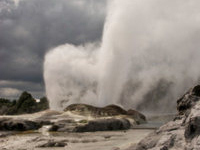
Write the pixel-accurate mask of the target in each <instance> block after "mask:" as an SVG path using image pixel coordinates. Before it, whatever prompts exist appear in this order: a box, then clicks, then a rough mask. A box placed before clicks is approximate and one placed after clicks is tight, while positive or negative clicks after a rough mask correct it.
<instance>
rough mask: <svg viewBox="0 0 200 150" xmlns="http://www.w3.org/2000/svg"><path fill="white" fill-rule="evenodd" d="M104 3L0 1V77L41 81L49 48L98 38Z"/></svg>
mask: <svg viewBox="0 0 200 150" xmlns="http://www.w3.org/2000/svg"><path fill="white" fill-rule="evenodd" d="M105 6H106V0H101V1H98V0H76V1H73V0H42V1H41V0H21V1H19V3H18V4H17V5H16V4H15V2H14V1H13V0H0V60H1V63H0V72H1V73H0V80H12V81H23V82H28V83H29V84H30V86H31V85H32V84H35V83H42V84H43V77H42V76H43V75H42V70H43V69H42V64H43V57H44V54H45V53H46V52H47V51H48V50H49V49H50V48H52V47H56V46H57V45H60V44H63V43H71V44H74V45H78V44H83V43H87V42H94V41H99V40H101V36H102V29H103V24H104V18H105ZM0 87H1V85H0ZM7 88H9V87H7ZM15 88H18V87H15ZM0 96H1V95H0Z"/></svg>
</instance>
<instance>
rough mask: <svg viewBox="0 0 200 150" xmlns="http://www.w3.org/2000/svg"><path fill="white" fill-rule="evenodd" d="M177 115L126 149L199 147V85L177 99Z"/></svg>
mask: <svg viewBox="0 0 200 150" xmlns="http://www.w3.org/2000/svg"><path fill="white" fill-rule="evenodd" d="M177 110H178V115H177V117H176V118H175V119H174V120H173V121H170V122H168V123H167V124H165V125H163V126H161V127H160V128H159V129H158V130H156V131H155V132H153V133H151V134H150V135H149V136H147V137H146V138H144V139H143V140H142V141H140V142H139V143H138V144H137V145H134V146H132V147H129V148H128V149H127V150H148V149H151V150H168V149H172V150H183V149H184V150H198V149H200V142H198V141H199V140H200V136H199V135H200V85H197V86H195V87H194V88H192V89H190V90H189V91H188V92H187V93H186V94H184V95H183V96H182V97H181V98H180V99H178V100H177Z"/></svg>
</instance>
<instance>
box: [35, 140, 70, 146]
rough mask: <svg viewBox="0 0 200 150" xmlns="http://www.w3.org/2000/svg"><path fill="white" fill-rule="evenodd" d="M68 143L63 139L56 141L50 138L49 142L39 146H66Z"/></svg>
mask: <svg viewBox="0 0 200 150" xmlns="http://www.w3.org/2000/svg"><path fill="white" fill-rule="evenodd" d="M66 145H67V143H65V142H63V141H54V140H49V141H48V142H47V143H44V144H41V145H39V146H38V147H40V148H42V147H65V146H66Z"/></svg>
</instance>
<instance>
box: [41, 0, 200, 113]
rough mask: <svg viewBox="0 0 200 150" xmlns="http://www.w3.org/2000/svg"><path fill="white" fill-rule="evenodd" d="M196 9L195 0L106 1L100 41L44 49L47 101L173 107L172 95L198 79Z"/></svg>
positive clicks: (199, 20) (199, 17) (57, 105)
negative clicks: (106, 8) (45, 50)
mask: <svg viewBox="0 0 200 150" xmlns="http://www.w3.org/2000/svg"><path fill="white" fill-rule="evenodd" d="M199 10H200V1H199V0H193V1H187V0H174V1H168V0H163V1H160V0H125V1H124V0H112V1H109V4H108V11H107V17H106V21H105V26H104V31H103V38H102V43H101V44H98V43H85V44H84V45H81V46H75V45H70V44H65V45H62V46H58V47H57V48H54V49H52V50H50V51H49V52H48V53H47V54H46V56H45V62H44V79H45V85H46V94H47V96H48V98H49V100H50V107H51V108H52V109H63V108H64V107H66V106H67V105H69V104H72V103H79V102H81V103H89V104H93V105H98V106H105V105H108V104H111V103H114V104H120V105H123V106H124V107H134V108H137V109H143V110H153V111H157V110H158V111H163V112H171V111H173V110H174V111H175V108H174V107H175V102H176V101H175V100H176V99H177V97H178V96H179V95H180V94H182V93H183V92H184V91H185V90H187V89H188V88H189V87H191V86H192V85H193V84H196V83H197V82H198V80H199V79H200V69H199V66H198V65H199V64H200V59H199V57H200V50H199V48H200V42H199V41H200V11H199ZM166 106H167V107H166Z"/></svg>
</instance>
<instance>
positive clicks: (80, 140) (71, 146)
mask: <svg viewBox="0 0 200 150" xmlns="http://www.w3.org/2000/svg"><path fill="white" fill-rule="evenodd" d="M150 132H152V130H149V129H148V130H147V129H146V130H145V129H131V130H127V131H112V132H110V131H109V132H91V133H89V132H87V133H51V134H45V133H43V134H42V133H29V132H23V133H18V134H14V135H9V136H7V137H1V138H0V149H1V150H37V149H38V150H40V149H48V150H54V149H55V150H65V149H66V150H95V149H99V150H104V149H105V150H123V149H126V148H127V147H129V146H130V145H132V144H134V143H138V142H139V141H140V140H141V139H142V138H144V137H145V136H147V135H148V134H149V133H150ZM50 140H52V141H58V142H59V141H62V142H64V143H67V145H66V146H65V147H60V148H55V147H53V148H50V147H49V148H38V147H37V146H39V145H42V144H44V143H47V142H48V141H50Z"/></svg>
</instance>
